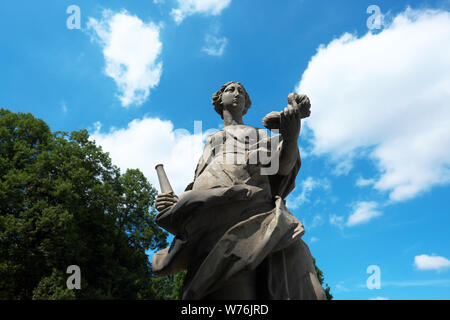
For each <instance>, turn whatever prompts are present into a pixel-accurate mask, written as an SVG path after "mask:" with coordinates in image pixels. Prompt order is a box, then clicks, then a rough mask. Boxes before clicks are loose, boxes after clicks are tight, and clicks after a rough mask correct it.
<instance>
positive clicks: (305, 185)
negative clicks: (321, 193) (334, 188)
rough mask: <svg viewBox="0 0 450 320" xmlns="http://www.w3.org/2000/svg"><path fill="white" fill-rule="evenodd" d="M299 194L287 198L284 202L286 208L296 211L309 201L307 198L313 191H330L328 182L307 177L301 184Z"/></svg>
mask: <svg viewBox="0 0 450 320" xmlns="http://www.w3.org/2000/svg"><path fill="white" fill-rule="evenodd" d="M300 188H301V192H300V194H299V195H297V196H288V198H287V201H286V206H287V207H288V208H290V209H296V208H298V207H300V206H301V205H302V204H303V203H305V202H308V201H309V196H310V194H311V192H312V191H313V190H314V189H318V188H320V189H323V190H328V189H330V182H329V181H328V179H326V178H324V179H314V178H313V177H308V178H306V180H303V181H302V183H301V186H300Z"/></svg>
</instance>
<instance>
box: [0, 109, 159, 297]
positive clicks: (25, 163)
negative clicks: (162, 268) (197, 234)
mask: <svg viewBox="0 0 450 320" xmlns="http://www.w3.org/2000/svg"><path fill="white" fill-rule="evenodd" d="M156 194H157V192H156V190H155V189H154V188H152V186H151V185H150V184H149V183H148V181H147V179H146V178H145V176H144V175H143V174H142V173H141V172H140V171H139V170H128V171H127V172H126V173H124V174H121V173H120V171H119V169H118V168H117V167H116V166H114V165H113V164H112V163H111V159H110V158H109V155H108V154H107V153H105V152H103V151H102V149H101V148H100V147H98V146H96V144H95V142H93V141H91V140H90V139H89V135H88V132H87V131H86V130H81V131H76V132H72V133H71V134H70V135H69V134H68V133H66V132H56V133H52V132H51V131H50V128H49V127H48V126H47V124H46V123H45V122H44V121H42V120H40V119H36V118H35V117H33V116H32V115H31V114H23V113H12V112H10V111H8V110H5V109H0V299H32V298H36V299H70V298H77V299H136V298H140V299H154V298H156V297H158V293H157V292H155V287H156V286H155V284H154V282H156V280H155V279H154V277H153V276H152V273H151V265H150V263H149V262H148V256H147V254H146V250H149V249H158V248H163V247H165V246H166V245H167V243H166V237H167V234H166V233H165V232H164V231H163V230H161V229H160V228H158V227H157V225H156V224H155V222H154V216H155V211H154V209H153V205H154V200H155V197H156ZM72 264H75V265H78V266H80V268H81V275H82V277H81V279H82V280H81V286H82V289H81V290H74V291H70V292H67V291H66V289H65V288H66V286H65V281H63V280H64V279H67V277H68V275H67V274H66V273H65V272H66V269H67V267H68V266H69V265H72Z"/></svg>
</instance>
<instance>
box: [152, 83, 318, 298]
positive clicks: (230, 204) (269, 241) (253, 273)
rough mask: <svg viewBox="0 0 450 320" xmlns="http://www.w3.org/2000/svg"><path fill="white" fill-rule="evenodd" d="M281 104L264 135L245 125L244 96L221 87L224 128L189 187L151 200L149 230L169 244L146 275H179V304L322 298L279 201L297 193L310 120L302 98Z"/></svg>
mask: <svg viewBox="0 0 450 320" xmlns="http://www.w3.org/2000/svg"><path fill="white" fill-rule="evenodd" d="M288 102H289V103H288V106H287V107H286V108H285V109H284V111H282V112H278V113H275V112H273V113H271V114H269V115H268V116H266V118H265V119H266V120H267V121H266V123H265V124H267V125H268V126H267V127H268V128H269V127H270V126H271V129H274V128H276V129H279V130H280V133H281V135H276V136H270V135H269V134H268V133H267V132H266V131H265V130H263V129H259V128H253V127H251V126H246V125H244V124H243V121H242V116H243V115H244V114H245V113H246V112H247V110H248V109H249V108H250V105H251V101H250V98H249V97H248V94H247V93H246V91H245V89H244V87H243V86H242V85H241V84H239V83H237V82H229V83H227V84H225V85H224V86H222V88H221V90H219V91H218V92H217V93H215V94H214V95H213V105H214V108H215V110H216V111H217V112H218V113H219V114H220V115H221V117H222V118H223V119H224V129H223V130H219V131H218V132H216V133H214V134H212V135H210V136H209V137H208V139H207V142H206V144H205V147H204V152H203V155H202V157H201V158H200V161H199V163H198V165H197V168H196V170H195V177H194V181H193V183H191V184H189V186H188V187H187V188H186V191H185V192H184V193H183V194H181V195H180V197H179V198H178V197H177V196H176V195H174V194H173V193H172V192H168V193H163V194H161V195H159V196H158V198H157V202H156V206H157V209H158V210H159V211H160V212H159V214H158V215H157V217H156V221H157V223H158V224H159V225H160V226H161V227H162V228H164V229H166V230H168V231H169V232H171V233H172V234H174V235H175V238H174V240H173V242H172V244H171V246H170V247H169V248H166V249H164V250H161V251H159V252H157V253H156V254H155V255H154V256H153V271H154V272H155V273H156V274H158V275H161V276H162V275H167V274H173V273H175V272H178V271H180V270H185V269H187V270H188V273H187V276H186V279H185V283H184V285H183V297H182V298H183V299H325V294H324V291H323V289H322V287H321V285H320V283H319V281H318V279H317V276H316V273H315V268H314V263H313V261H312V256H311V253H310V251H309V249H308V246H307V245H306V244H305V243H304V242H303V240H302V239H301V237H302V235H303V234H304V232H305V230H304V228H303V225H302V224H301V222H300V221H299V220H298V219H297V218H296V217H295V216H294V215H292V213H291V212H290V211H289V210H288V209H287V208H286V206H285V205H284V201H283V199H284V198H285V197H286V196H287V195H288V194H289V193H290V192H291V191H292V190H293V189H294V187H295V185H294V182H295V178H296V176H297V173H298V171H299V169H300V164H301V162H300V154H299V150H298V147H297V140H298V137H299V132H300V121H301V118H304V117H307V116H309V113H310V111H309V108H310V104H309V100H308V99H307V97H306V96H299V95H296V94H291V95H290V96H289V99H288ZM277 117H278V119H277ZM268 168H270V170H268ZM267 172H272V173H270V174H267Z"/></svg>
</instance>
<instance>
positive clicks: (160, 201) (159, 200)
mask: <svg viewBox="0 0 450 320" xmlns="http://www.w3.org/2000/svg"><path fill="white" fill-rule="evenodd" d="M177 202H178V196H177V195H175V194H173V193H172V192H166V193H161V194H159V195H158V196H157V197H156V203H155V205H156V210H158V211H159V212H161V211H163V210H165V209H167V208H170V207H172V206H173V205H175V204H176V203H177Z"/></svg>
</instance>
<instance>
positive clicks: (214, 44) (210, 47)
mask: <svg viewBox="0 0 450 320" xmlns="http://www.w3.org/2000/svg"><path fill="white" fill-rule="evenodd" d="M205 42H206V44H205V46H204V47H203V48H202V50H203V51H204V52H206V53H207V54H208V55H210V56H217V57H218V56H221V55H222V54H223V52H224V51H225V47H226V45H227V42H228V40H227V38H225V37H217V36H216V35H213V34H207V35H206V37H205Z"/></svg>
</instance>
